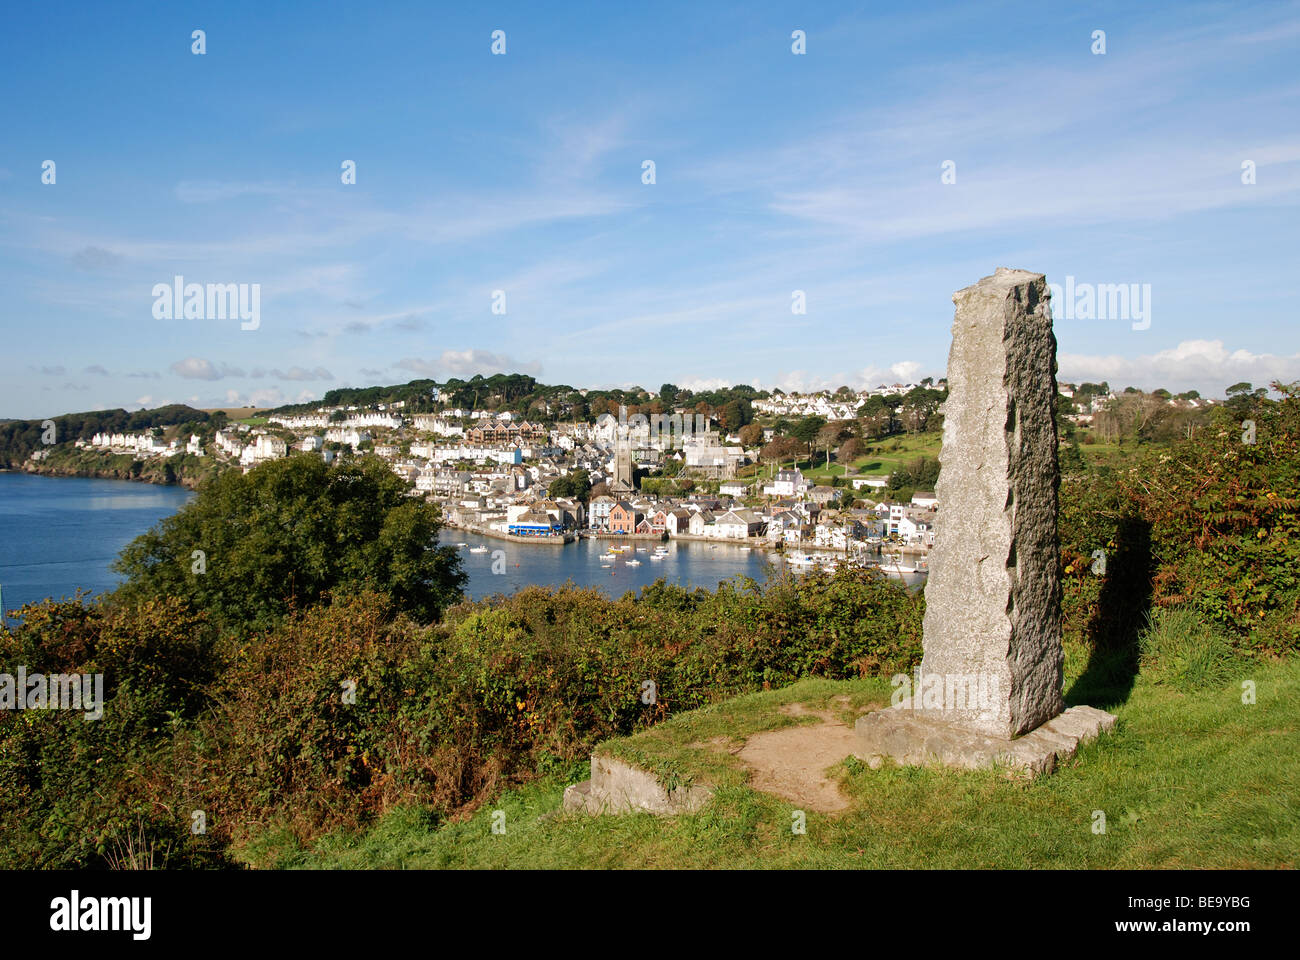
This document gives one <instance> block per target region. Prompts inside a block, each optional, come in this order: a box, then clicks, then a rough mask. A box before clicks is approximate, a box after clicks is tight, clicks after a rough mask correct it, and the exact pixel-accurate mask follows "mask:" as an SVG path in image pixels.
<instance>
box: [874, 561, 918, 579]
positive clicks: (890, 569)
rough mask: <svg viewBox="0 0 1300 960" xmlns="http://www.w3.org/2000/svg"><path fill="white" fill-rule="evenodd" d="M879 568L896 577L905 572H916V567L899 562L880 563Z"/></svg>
mask: <svg viewBox="0 0 1300 960" xmlns="http://www.w3.org/2000/svg"><path fill="white" fill-rule="evenodd" d="M880 569H881V570H882V571H884V572H885V573H887V574H889V575H891V576H896V577H901V576H902V575H903V574H905V573H916V567H913V566H908V565H906V564H901V563H882V564H881V565H880Z"/></svg>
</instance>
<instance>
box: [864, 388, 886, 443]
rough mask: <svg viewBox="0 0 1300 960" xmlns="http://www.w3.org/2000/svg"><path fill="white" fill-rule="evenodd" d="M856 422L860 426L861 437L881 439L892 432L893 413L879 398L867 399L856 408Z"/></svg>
mask: <svg viewBox="0 0 1300 960" xmlns="http://www.w3.org/2000/svg"><path fill="white" fill-rule="evenodd" d="M858 420H859V422H860V423H861V425H862V435H863V436H864V437H868V438H872V439H874V438H877V437H883V436H885V435H886V434H888V433H890V432H891V431H892V430H893V425H894V411H893V408H892V407H890V406H889V404H887V403H886V402H885V398H884V397H881V396H873V397H868V398H867V400H866V402H865V403H864V404H862V406H860V407H858Z"/></svg>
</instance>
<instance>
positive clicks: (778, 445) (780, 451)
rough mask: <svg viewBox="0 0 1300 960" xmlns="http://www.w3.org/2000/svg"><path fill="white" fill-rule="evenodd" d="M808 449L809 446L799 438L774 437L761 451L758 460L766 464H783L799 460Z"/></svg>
mask: <svg viewBox="0 0 1300 960" xmlns="http://www.w3.org/2000/svg"><path fill="white" fill-rule="evenodd" d="M807 449H808V447H807V444H805V443H804V442H803V441H802V440H800V439H799V438H797V437H774V438H773V439H772V440H771V441H769V442H768V443H767V444H766V445H765V446H764V447H763V449H762V450H760V451H759V454H758V458H759V459H760V460H762V461H763V462H764V463H783V462H784V461H786V460H797V459H799V457H801V456H803V454H804V453H805V452H806V451H807Z"/></svg>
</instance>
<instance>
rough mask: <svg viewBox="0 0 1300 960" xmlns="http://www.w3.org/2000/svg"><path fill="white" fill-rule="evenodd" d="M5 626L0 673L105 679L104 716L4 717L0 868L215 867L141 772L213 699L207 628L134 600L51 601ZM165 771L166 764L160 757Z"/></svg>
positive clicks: (216, 855)
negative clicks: (145, 860) (144, 862)
mask: <svg viewBox="0 0 1300 960" xmlns="http://www.w3.org/2000/svg"><path fill="white" fill-rule="evenodd" d="M18 615H19V616H20V617H21V618H22V621H23V622H22V625H21V626H18V627H14V628H6V629H4V630H0V673H2V674H8V675H11V676H13V675H16V674H17V672H18V668H19V667H23V668H25V669H26V671H27V674H28V676H30V675H31V674H33V673H41V674H44V675H46V676H48V675H50V674H89V675H94V674H102V675H103V696H104V702H103V704H102V706H103V713H102V716H101V717H99V718H98V719H87V716H86V714H85V713H84V712H83V711H77V710H29V711H13V712H11V711H8V710H6V711H2V712H0V823H2V824H4V830H3V842H0V867H6V868H13V867H105V866H114V865H125V864H128V863H132V862H137V863H138V862H140V861H139V859H138V858H139V856H140V855H141V854H142V853H143V854H144V855H145V856H146V857H152V861H151V862H152V863H153V864H154V865H156V866H166V865H169V864H170V865H173V866H180V865H187V866H211V865H219V864H221V863H223V862H224V854H223V853H222V848H221V844H220V843H219V842H217V841H216V840H215V839H214V838H208V837H203V836H199V837H192V836H191V835H190V832H189V827H190V822H191V821H190V819H189V813H190V809H189V808H185V809H183V810H182V809H178V808H175V807H174V806H171V805H170V804H169V802H168V801H170V800H171V799H173V798H172V797H171V795H170V792H169V791H167V790H166V789H162V790H161V793H162V794H163V795H164V796H163V799H162V802H160V799H159V794H160V786H161V785H160V783H159V782H158V781H157V780H156V779H155V778H154V777H152V776H151V775H150V774H149V773H148V770H149V768H150V767H151V766H156V765H158V762H157V758H158V756H159V755H160V754H162V755H165V754H167V753H169V752H170V748H171V744H172V740H173V737H174V736H175V732H176V731H177V729H179V728H180V727H182V726H183V725H184V724H185V723H186V721H187V719H188V718H193V717H195V716H197V715H198V714H199V713H200V712H201V711H203V710H204V709H205V708H206V707H207V705H208V696H209V693H210V689H211V684H212V682H213V680H214V678H215V676H216V675H217V672H218V670H219V662H218V660H217V658H216V656H215V653H214V649H213V642H212V636H213V633H212V631H211V629H210V628H209V625H208V624H207V622H206V620H205V618H204V617H202V616H201V615H199V614H196V613H195V612H194V611H192V610H191V609H189V608H188V607H187V606H186V605H185V604H184V603H183V602H182V601H180V600H177V599H169V600H164V601H157V602H153V601H150V602H146V603H143V604H140V605H138V606H129V607H128V606H112V605H107V604H96V605H90V606H88V605H83V604H82V603H80V602H77V601H63V602H57V603H56V602H50V603H45V604H34V605H31V606H27V607H23V608H22V609H20V610H19V611H18ZM161 765H162V766H163V767H165V766H166V764H165V762H164V763H162V764H161Z"/></svg>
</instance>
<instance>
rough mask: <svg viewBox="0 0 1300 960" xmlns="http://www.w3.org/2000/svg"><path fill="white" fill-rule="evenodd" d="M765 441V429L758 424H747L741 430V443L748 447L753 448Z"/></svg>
mask: <svg viewBox="0 0 1300 960" xmlns="http://www.w3.org/2000/svg"><path fill="white" fill-rule="evenodd" d="M762 439H763V428H762V426H760V425H759V424H757V423H747V424H745V425H744V426H743V427H741V428H740V442H741V444H742V445H744V446H746V447H752V446H754V445H755V444H756V443H758V442H759V441H761V440H762Z"/></svg>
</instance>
